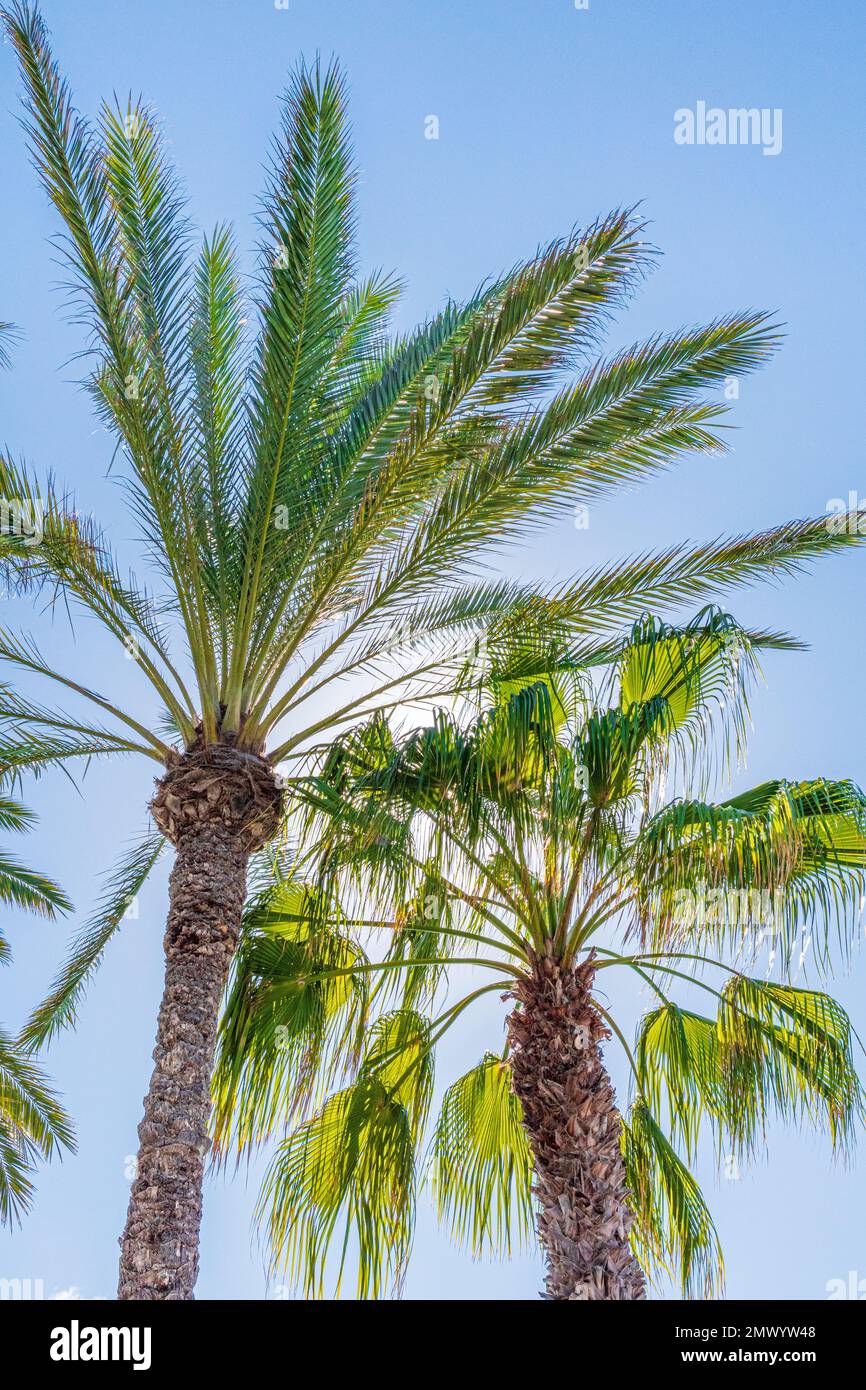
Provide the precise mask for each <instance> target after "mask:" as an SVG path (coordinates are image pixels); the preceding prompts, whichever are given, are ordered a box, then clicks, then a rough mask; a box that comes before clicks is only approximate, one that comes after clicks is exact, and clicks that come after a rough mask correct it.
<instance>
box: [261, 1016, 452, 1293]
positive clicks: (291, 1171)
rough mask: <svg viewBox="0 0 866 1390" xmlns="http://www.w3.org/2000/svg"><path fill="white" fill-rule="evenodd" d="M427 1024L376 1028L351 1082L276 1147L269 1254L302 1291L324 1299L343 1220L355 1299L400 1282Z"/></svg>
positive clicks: (401, 1021) (268, 1194) (427, 1068)
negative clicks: (352, 1256) (353, 1255)
mask: <svg viewBox="0 0 866 1390" xmlns="http://www.w3.org/2000/svg"><path fill="white" fill-rule="evenodd" d="M431 1087H432V1071H431V1061H430V1052H429V1046H428V1042H427V1026H426V1024H425V1023H424V1021H423V1020H422V1019H421V1018H420V1017H419V1016H418V1015H416V1014H411V1013H400V1014H393V1015H389V1016H387V1017H386V1018H385V1019H383V1020H381V1021H380V1022H379V1024H377V1026H376V1028H375V1029H374V1030H373V1033H372V1035H371V1041H370V1045H369V1047H368V1050H367V1053H366V1055H365V1057H364V1060H363V1062H362V1066H361V1071H360V1074H359V1077H358V1080H357V1081H356V1082H355V1083H354V1085H352V1086H349V1087H347V1088H346V1089H345V1090H343V1091H339V1092H337V1093H336V1094H335V1095H333V1096H331V1097H330V1099H329V1100H327V1101H326V1102H325V1105H324V1106H323V1107H322V1109H321V1110H320V1111H319V1112H318V1113H317V1114H316V1115H315V1116H313V1118H312V1119H310V1120H307V1121H305V1122H304V1123H303V1124H302V1125H300V1126H299V1127H298V1129H297V1130H295V1132H294V1133H293V1134H292V1135H290V1137H289V1138H288V1139H286V1140H285V1141H284V1142H283V1144H282V1145H281V1146H280V1149H279V1150H278V1152H277V1155H276V1157H275V1159H274V1161H273V1163H272V1165H271V1167H270V1169H269V1171H268V1174H267V1177H266V1179H265V1183H264V1186H263V1188H262V1192H261V1196H260V1199H259V1206H258V1216H259V1218H260V1219H262V1220H263V1221H264V1222H265V1224H266V1228H267V1231H268V1236H269V1240H270V1245H271V1250H272V1252H273V1260H274V1263H275V1265H276V1267H277V1268H282V1269H285V1270H286V1272H287V1273H288V1275H289V1277H290V1278H292V1279H297V1280H298V1281H299V1282H300V1283H301V1286H302V1289H303V1292H304V1294H305V1296H308V1297H321V1296H322V1295H323V1290H324V1279H325V1265H326V1260H327V1256H328V1252H329V1249H330V1246H331V1243H332V1241H333V1238H334V1233H335V1231H336V1229H337V1226H338V1224H339V1223H340V1221H341V1220H342V1221H343V1222H344V1223H345V1231H346V1234H345V1238H344V1240H343V1246H342V1256H341V1258H340V1261H339V1270H338V1274H337V1280H336V1282H337V1290H338V1291H339V1288H340V1281H341V1279H342V1275H343V1268H344V1265H345V1261H346V1251H347V1245H348V1243H349V1241H350V1240H353V1241H354V1242H355V1244H356V1246H357V1263H358V1285H357V1292H358V1297H359V1298H371V1297H372V1298H378V1297H380V1296H381V1295H382V1294H383V1293H385V1292H386V1291H387V1290H388V1289H389V1288H390V1287H393V1285H394V1284H395V1283H396V1282H398V1281H399V1279H400V1277H401V1275H402V1273H403V1270H404V1268H405V1264H406V1260H407V1258H408V1255H409V1249H410V1245H411V1237H412V1225H413V1220H414V1207H415V1184H416V1163H415V1142H416V1138H415V1136H416V1134H417V1130H418V1125H419V1123H420V1122H421V1121H422V1120H423V1118H424V1116H425V1114H426V1111H427V1108H428V1106H429V1100H430V1090H431Z"/></svg>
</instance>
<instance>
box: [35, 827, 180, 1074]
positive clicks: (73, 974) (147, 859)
mask: <svg viewBox="0 0 866 1390" xmlns="http://www.w3.org/2000/svg"><path fill="white" fill-rule="evenodd" d="M164 844H165V841H164V840H163V838H162V836H161V835H147V836H145V837H144V838H143V839H142V840H140V841H138V842H136V843H135V844H134V845H133V846H132V847H131V848H130V849H129V850H128V851H127V853H126V854H124V855H123V857H122V858H121V859H120V861H119V862H118V864H117V865H116V866H115V868H114V870H113V871H112V873H111V875H110V877H109V878H108V880H107V881H106V883H105V886H104V888H103V892H102V897H101V899H100V902H99V905H98V907H97V909H96V911H95V912H94V914H93V916H92V917H91V918H90V919H89V920H88V921H87V922H86V923H85V925H84V926H83V927H82V929H81V930H80V931H79V933H78V934H77V936H76V938H75V940H74V942H73V945H72V950H71V952H70V955H69V957H68V959H67V960H66V962H65V963H64V965H63V967H62V969H61V970H60V973H59V974H58V976H57V978H56V979H55V980H54V982H53V984H52V986H51V991H50V993H49V994H48V996H47V998H46V999H44V1000H43V1001H42V1003H41V1004H39V1005H38V1007H37V1008H36V1009H34V1010H33V1012H32V1014H31V1015H30V1017H29V1019H28V1020H27V1022H26V1024H25V1025H24V1028H23V1029H22V1032H21V1044H22V1046H24V1047H25V1048H26V1049H27V1050H28V1051H36V1050H37V1049H39V1048H41V1047H43V1046H44V1045H45V1044H46V1043H48V1042H50V1041H51V1039H52V1038H54V1037H55V1036H56V1035H57V1034H58V1033H59V1032H60V1031H61V1030H62V1029H63V1028H68V1027H72V1026H74V1024H75V1021H76V1018H77V1014H78V1008H79V1005H80V1003H81V1000H82V998H83V996H84V993H85V991H86V989H87V987H88V985H89V983H90V981H91V979H92V978H93V976H94V974H95V973H96V971H97V970H98V969H99V966H100V965H101V963H102V957H103V955H104V953H105V950H106V947H107V946H108V944H109V942H110V941H111V940H112V938H113V937H114V936H115V935H116V933H117V932H118V931H119V930H120V928H121V927H122V926H123V922H124V920H125V919H126V917H127V916H128V915H129V913H130V911H131V909H132V908H133V905H134V902H135V898H136V896H137V895H138V894H139V893H140V892H141V890H142V888H143V887H144V884H145V883H146V881H147V879H148V877H149V875H150V873H151V871H152V869H153V868H154V866H155V864H156V861H157V859H158V858H159V855H160V853H161V851H162V849H163V846H164Z"/></svg>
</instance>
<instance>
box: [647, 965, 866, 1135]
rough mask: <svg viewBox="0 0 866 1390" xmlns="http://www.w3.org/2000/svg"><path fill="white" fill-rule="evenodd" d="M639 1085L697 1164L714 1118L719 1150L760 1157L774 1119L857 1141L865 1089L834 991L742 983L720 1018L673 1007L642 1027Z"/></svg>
mask: <svg viewBox="0 0 866 1390" xmlns="http://www.w3.org/2000/svg"><path fill="white" fill-rule="evenodd" d="M635 1056H636V1061H637V1070H638V1079H639V1083H640V1086H641V1089H642V1091H643V1092H644V1094H645V1095H646V1099H647V1103H648V1105H649V1106H650V1109H651V1110H652V1111H653V1113H654V1114H655V1115H658V1116H661V1115H662V1113H663V1107H664V1109H665V1110H666V1113H667V1116H668V1124H669V1127H670V1133H671V1135H672V1137H673V1139H674V1142H677V1141H679V1142H681V1143H682V1144H683V1146H684V1149H685V1152H686V1154H687V1155H688V1156H689V1158H693V1157H694V1156H695V1154H696V1152H697V1142H698V1134H699V1132H700V1128H701V1124H702V1122H703V1121H704V1120H706V1122H707V1123H708V1124H709V1126H710V1127H711V1129H712V1132H713V1134H714V1136H715V1139H716V1143H717V1146H718V1148H719V1152H720V1153H721V1152H722V1148H723V1146H725V1145H727V1146H729V1147H730V1149H731V1150H733V1151H734V1152H736V1153H741V1154H743V1153H746V1154H747V1153H751V1152H753V1151H754V1149H755V1148H756V1147H757V1146H758V1145H759V1144H760V1143H761V1142H762V1141H763V1140H764V1138H765V1133H766V1125H767V1121H768V1120H769V1118H770V1117H772V1116H778V1117H780V1118H782V1119H787V1120H792V1121H794V1122H801V1121H804V1120H805V1121H808V1123H809V1124H810V1125H811V1126H812V1127H813V1128H816V1127H824V1128H826V1129H827V1130H828V1132H829V1134H830V1137H831V1140H832V1143H833V1146H834V1148H837V1149H842V1150H844V1149H845V1148H846V1147H848V1146H849V1145H850V1144H851V1143H853V1141H854V1136H855V1130H856V1124H857V1121H858V1119H860V1118H861V1117H862V1115H863V1091H862V1089H861V1086H860V1082H859V1080H858V1077H857V1072H856V1069H855V1066H854V1059H853V1035H852V1029H851V1024H850V1021H849V1019H848V1016H847V1014H846V1013H845V1011H844V1009H842V1008H841V1006H840V1005H839V1004H837V1003H836V1001H835V1000H833V999H831V998H830V997H829V996H828V995H826V994H820V993H816V992H815V991H812V990H805V989H796V988H794V987H793V986H791V985H776V984H772V983H770V982H768V981H763V980H752V979H748V978H746V977H744V976H734V977H733V978H732V979H731V980H730V982H729V984H728V985H727V986H726V987H725V989H724V990H723V991H722V995H721V998H720V1003H719V1012H718V1016H717V1018H716V1019H709V1018H704V1017H703V1016H701V1015H699V1014H694V1013H690V1012H689V1011H687V1010H684V1009H681V1008H678V1007H677V1006H676V1005H675V1004H672V1003H668V1004H666V1005H664V1006H662V1007H661V1008H659V1009H657V1010H656V1011H654V1012H653V1013H650V1014H648V1015H647V1016H646V1017H645V1018H644V1019H643V1021H642V1024H641V1028H640V1033H639V1037H638V1045H637V1049H636V1054H635Z"/></svg>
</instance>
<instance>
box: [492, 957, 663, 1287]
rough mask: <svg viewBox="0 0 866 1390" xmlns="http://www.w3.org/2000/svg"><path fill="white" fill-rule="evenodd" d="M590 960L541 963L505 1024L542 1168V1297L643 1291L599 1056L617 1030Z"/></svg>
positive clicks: (616, 1127) (615, 1117) (617, 1128)
mask: <svg viewBox="0 0 866 1390" xmlns="http://www.w3.org/2000/svg"><path fill="white" fill-rule="evenodd" d="M593 974H594V967H593V963H592V960H591V959H590V960H587V961H584V962H583V963H582V964H580V965H577V966H566V965H563V964H562V963H561V962H560V961H558V960H556V959H555V958H554V957H553V956H552V955H550V956H544V957H539V958H537V959H536V961H535V964H534V968H533V971H532V973H531V975H529V976H526V977H524V978H523V979H522V980H521V981H520V983H519V984H518V985H517V986H516V987H515V994H516V996H517V998H518V1001H519V1005H518V1008H517V1009H515V1010H514V1012H513V1013H512V1014H511V1017H510V1018H509V1021H508V1032H509V1048H510V1055H511V1069H512V1075H513V1084H514V1090H515V1093H516V1095H517V1097H518V1099H519V1100H520V1103H521V1106H522V1109H523V1124H524V1127H525V1129H526V1132H527V1135H528V1137H529V1143H530V1147H531V1149H532V1157H533V1165H534V1169H535V1185H534V1193H535V1197H536V1200H537V1202H538V1205H539V1216H538V1235H539V1240H540V1243H541V1246H542V1248H543V1250H544V1254H545V1261H546V1267H547V1276H546V1289H545V1297H546V1298H548V1299H553V1300H574V1299H586V1300H590V1301H595V1300H615V1299H616V1300H625V1299H642V1298H644V1297H645V1286H644V1277H643V1273H642V1271H641V1268H640V1265H639V1264H638V1262H637V1260H636V1259H635V1257H634V1255H633V1254H632V1251H631V1247H630V1245H629V1229H630V1226H631V1212H630V1209H629V1194H628V1188H627V1186H626V1181H625V1171H624V1168H623V1160H622V1154H621V1150H620V1140H621V1130H622V1124H621V1120H620V1115H619V1111H618V1110H617V1107H616V1098H615V1095H614V1091H613V1087H612V1086H611V1083H610V1080H609V1078H608V1075H607V1072H606V1071H605V1068H604V1064H603V1061H602V1056H601V1049H600V1043H601V1042H602V1040H603V1039H605V1038H608V1037H609V1036H610V1033H609V1031H608V1029H607V1028H606V1027H605V1025H604V1023H603V1021H602V1019H601V1017H600V1015H599V1013H598V1011H597V1010H596V1009H595V1008H594V1006H593V1004H592V1001H591V997H590V991H591V988H592V979H593Z"/></svg>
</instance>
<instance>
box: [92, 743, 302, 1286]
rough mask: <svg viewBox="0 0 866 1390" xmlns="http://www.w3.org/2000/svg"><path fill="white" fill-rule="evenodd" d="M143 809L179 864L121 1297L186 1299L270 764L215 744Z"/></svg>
mask: <svg viewBox="0 0 866 1390" xmlns="http://www.w3.org/2000/svg"><path fill="white" fill-rule="evenodd" d="M151 809H152V811H153V814H154V818H155V820H156V821H157V824H158V825H159V826H160V828H161V829H162V830H164V832H165V833H166V835H168V837H169V838H170V839H171V840H172V841H173V843H174V844H175V845H176V847H177V858H176V860H175V864H174V868H173V870H172V874H171V880H170V906H169V914H168V925H167V929H166V934H165V942H164V944H165V989H164V991H163V996H162V1004H161V1006H160V1011H159V1022H158V1026H157V1035H156V1047H155V1049H154V1053H153V1060H154V1063H155V1065H154V1069H153V1075H152V1077H151V1081H150V1088H149V1090H148V1093H147V1095H146V1097H145V1101H144V1118H143V1119H142V1122H141V1124H140V1125H139V1128H138V1137H139V1141H140V1147H139V1151H138V1163H137V1169H136V1177H135V1180H134V1182H133V1184H132V1191H131V1194H130V1199H129V1210H128V1212H127V1218H126V1229H125V1231H124V1234H123V1238H122V1240H121V1257H120V1281H119V1286H118V1298H120V1299H191V1298H193V1297H194V1293H193V1290H194V1288H195V1282H196V1277H197V1275H198V1246H199V1228H200V1225H201V1209H202V1188H203V1183H204V1167H205V1160H206V1157H207V1153H208V1150H209V1148H210V1139H209V1137H208V1123H209V1119H210V1109H211V1102H210V1079H211V1071H212V1069H213V1057H214V1047H215V1043H216V1033H217V1025H218V1021H219V1010H220V1002H221V999H222V994H223V990H224V988H225V983H226V978H227V976H228V971H229V966H230V964H231V959H232V956H233V954H234V951H235V947H236V945H237V939H238V933H239V931H240V926H241V917H242V914H243V909H244V899H245V897H246V871H247V863H248V860H249V856H250V853H251V852H252V851H253V850H254V849H257V848H259V847H260V845H261V844H262V843H265V842H266V840H267V839H269V838H270V837H271V836H272V835H273V833H274V831H275V830H276V827H277V824H278V818H279V791H278V790H277V786H276V780H275V778H274V774H273V770H272V768H271V767H270V765H269V764H268V763H266V762H264V761H263V760H261V759H257V758H249V757H245V756H244V755H243V754H240V753H238V752H236V750H233V749H228V748H221V746H220V745H217V746H216V747H215V748H211V749H207V750H204V751H201V750H198V751H196V752H195V753H194V754H187V755H185V756H184V758H183V759H181V760H180V763H179V765H178V766H177V767H176V768H175V769H173V770H172V771H170V772H169V773H168V774H167V776H166V777H165V778H163V780H162V782H161V783H159V784H158V789H157V795H156V796H155V798H154V801H153V804H152V808H151Z"/></svg>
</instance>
